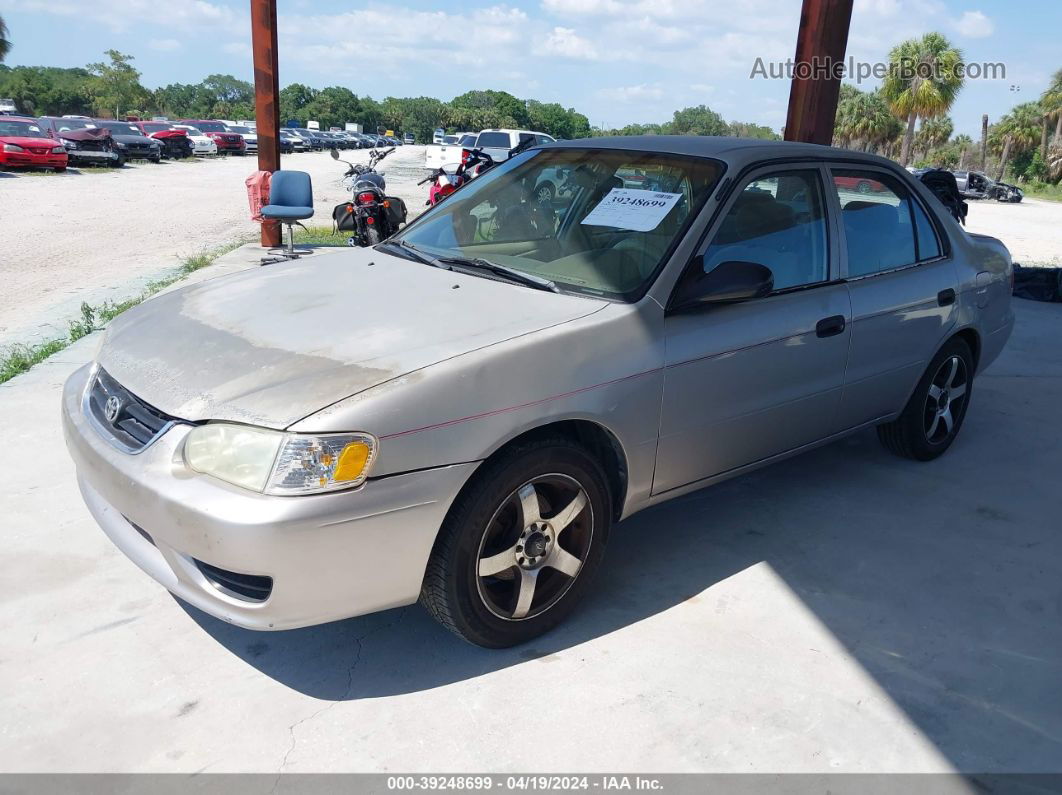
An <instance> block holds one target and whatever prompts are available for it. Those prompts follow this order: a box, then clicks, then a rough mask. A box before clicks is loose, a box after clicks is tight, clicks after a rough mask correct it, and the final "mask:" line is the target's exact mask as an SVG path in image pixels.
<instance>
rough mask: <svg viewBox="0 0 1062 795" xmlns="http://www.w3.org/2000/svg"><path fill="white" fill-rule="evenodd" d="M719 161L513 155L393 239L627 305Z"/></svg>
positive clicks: (707, 189) (612, 153) (574, 152)
mask: <svg viewBox="0 0 1062 795" xmlns="http://www.w3.org/2000/svg"><path fill="white" fill-rule="evenodd" d="M722 172H723V165H722V164H721V163H719V162H718V161H716V160H708V159H705V158H696V157H684V156H680V155H670V154H658V153H652V152H639V151H630V150H618V151H617V150H608V149H568V148H563V149H545V150H534V151H531V152H527V153H525V154H522V155H519V156H518V157H515V158H513V159H511V160H509V161H507V162H506V163H503V164H502V165H499V166H497V167H496V168H494V169H492V170H491V171H489V172H487V173H486V174H484V175H483V176H482V177H479V178H477V179H475V180H473V181H472V182H470V183H468V185H467V186H465V187H463V188H462V189H461V190H460V191H459V192H458V193H455V194H454V195H453V196H451V197H450V198H448V199H446V200H445V201H444V202H442V203H441V204H439V205H437V207H436V208H434V209H432V210H429V211H428V212H427V213H425V214H424V215H423V216H421V217H420V218H418V219H417V220H416V221H414V222H413V223H412V224H410V226H409V227H407V228H406V229H405V230H404V231H403V232H402V233H401V234H400V235H399V237H400V238H401V239H402V240H403V241H405V242H406V243H410V244H412V245H414V246H416V247H417V248H418V249H421V250H422V251H424V252H425V253H427V254H430V255H431V256H434V257H443V258H445V257H460V258H477V257H478V258H481V259H486V260H490V261H491V262H494V263H497V264H499V265H505V266H508V267H510V268H516V269H518V270H521V271H524V272H525V273H530V274H534V275H536V276H541V277H544V278H546V279H550V280H552V281H554V282H556V284H557V286H558V287H560V288H561V289H564V290H570V291H573V292H580V293H587V294H592V295H601V296H605V297H609V298H615V299H619V300H633V299H634V298H636V297H637V296H638V295H640V293H642V292H644V289H645V288H647V287H648V285H649V283H650V282H652V280H653V279H654V278H655V276H656V274H657V272H658V270H659V268H660V267H661V265H662V264H663V262H664V259H665V257H666V255H667V254H668V252H669V251H670V250H671V247H672V246H673V245H674V244H675V243H676V242H677V241H678V240H679V238H681V236H682V234H683V233H684V232H685V229H686V226H687V224H688V222H689V221H690V220H691V219H692V218H693V216H694V215H695V214H696V213H697V211H698V210H699V209H700V207H701V206H702V205H703V203H704V201H705V200H706V199H707V197H708V195H709V194H710V193H711V191H712V189H713V188H714V186H715V184H716V182H717V181H718V180H719V176H720V175H721V174H722Z"/></svg>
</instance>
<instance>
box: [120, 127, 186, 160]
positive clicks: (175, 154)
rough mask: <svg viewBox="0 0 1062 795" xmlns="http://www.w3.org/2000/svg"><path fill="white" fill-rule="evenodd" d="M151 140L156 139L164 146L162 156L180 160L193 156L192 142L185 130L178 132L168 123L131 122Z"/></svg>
mask: <svg viewBox="0 0 1062 795" xmlns="http://www.w3.org/2000/svg"><path fill="white" fill-rule="evenodd" d="M129 123H130V124H132V125H133V126H134V127H136V128H137V129H138V130H140V132H142V133H144V135H146V136H147V137H149V138H154V139H156V140H157V141H158V142H159V144H160V145H161V146H162V156H163V157H169V158H173V159H175V160H176V159H180V158H184V157H191V156H192V142H191V141H189V140H188V134H187V133H186V132H185V131H184V130H178V129H177V128H176V127H174V126H173V125H172V124H170V123H169V122H168V121H133V122H129Z"/></svg>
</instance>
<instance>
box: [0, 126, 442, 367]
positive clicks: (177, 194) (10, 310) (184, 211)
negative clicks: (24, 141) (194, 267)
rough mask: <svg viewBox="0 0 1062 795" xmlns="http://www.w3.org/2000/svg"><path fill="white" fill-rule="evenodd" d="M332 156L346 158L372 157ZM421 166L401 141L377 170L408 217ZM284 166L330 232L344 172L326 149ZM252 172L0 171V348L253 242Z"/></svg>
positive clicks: (175, 168)
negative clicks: (307, 179)
mask: <svg viewBox="0 0 1062 795" xmlns="http://www.w3.org/2000/svg"><path fill="white" fill-rule="evenodd" d="M341 154H342V155H343V157H344V158H345V159H348V160H351V161H352V162H359V161H360V162H365V161H367V160H368V155H369V153H368V151H363V150H353V151H347V152H343V153H341ZM423 163H424V147H423V146H404V147H399V148H398V149H396V150H395V152H394V153H393V154H391V155H390V156H389V157H388V158H387V159H386V160H385V161H384V163H383V165H382V166H381V167H380V169H381V171H382V172H383V173H384V174H385V176H387V178H388V180H387V187H388V192H389V193H391V194H393V195H396V196H399V197H401V198H402V199H403V200H404V201H405V202H406V205H407V207H408V209H409V212H410V214H411V215H413V214H415V213H418V212H420V211H421V210H422V209H423V207H424V201H425V200H426V198H427V195H428V190H427V186H423V187H417V185H416V183H417V181H418V180H420V179H423V177H424V175H425V174H426V173H427V172H426V171H425V170H424V167H423ZM282 165H283V166H284V168H291V169H298V170H301V171H307V172H309V174H310V176H311V178H312V180H313V188H314V207H315V210H316V215H315V216H314V218H313V221H312V222H313V223H315V224H325V225H329V226H330V225H331V223H332V207H334V206H335V205H336V204H338V203H339V202H341V201H342V200H343V199H344V198H346V196H347V195H348V194H346V193H345V192H344V190H343V188H342V186H341V185H340V184H339V183H340V179H341V178H342V175H343V171H344V170H345V166H343V165H342V164H341V163H336V162H335V161H333V160H332V159H331V158H330V157H329V156H328V154H327V153H324V152H315V153H302V154H294V155H284V157H283V161H282ZM256 168H257V161H256V158H255V157H254V156H251V157H230V158H217V159H216V160H210V161H204V160H192V161H181V162H174V163H171V162H166V161H164V162H163V163H161V164H158V165H155V164H151V163H133V164H130V165H128V166H126V167H125V168H124V169H122V170H121V171H120V172H119V171H91V172H87V173H78V172H77V170H76V169H71V170H70V171H68V172H67V173H66V174H64V175H51V174H46V175H44V174H21V173H20V174H18V175H16V174H14V173H12V172H6V173H5V172H0V218H2V219H3V227H4V230H5V234H4V236H3V244H2V246H0V283H2V284H3V285H4V289H3V290H2V291H0V346H4V345H7V344H10V343H13V342H37V341H39V340H41V339H47V338H49V337H52V336H55V335H56V333H65V331H66V325H67V322H68V321H69V320H70V319H72V318H74V317H77V316H78V315H79V307H80V305H81V302H82V301H88V302H89V303H92V304H98V303H100V302H102V301H107V300H120V299H123V298H127V297H130V296H132V295H136V294H137V293H138V292H139V291H140V290H141V289H142V288H143V286H144V284H145V283H146V282H148V281H150V280H151V279H154V278H158V277H159V276H161V275H163V274H165V273H167V272H169V271H171V270H172V269H173V268H175V267H176V266H177V265H179V264H180V262H181V260H182V259H183V258H184V257H187V256H189V255H192V254H196V253H199V252H200V251H203V250H204V249H210V248H214V247H216V246H220V245H223V244H226V243H230V242H233V241H236V240H239V239H251V238H256V237H257V235H258V224H256V223H254V222H253V221H251V220H250V215H249V211H248V208H247V192H246V188H245V187H244V180H245V179H246V178H247V177H248V176H249V175H250V174H251V173H252V172H253V171H254V170H255V169H256ZM339 239H340V238H337V240H339Z"/></svg>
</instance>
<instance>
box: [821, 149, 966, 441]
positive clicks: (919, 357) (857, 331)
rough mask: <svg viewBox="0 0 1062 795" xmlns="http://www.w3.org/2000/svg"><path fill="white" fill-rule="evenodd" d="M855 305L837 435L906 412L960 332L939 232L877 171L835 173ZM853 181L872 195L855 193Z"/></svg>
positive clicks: (900, 187) (834, 193)
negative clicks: (943, 347)
mask: <svg viewBox="0 0 1062 795" xmlns="http://www.w3.org/2000/svg"><path fill="white" fill-rule="evenodd" d="M830 172H831V182H830V184H831V190H830V191H829V193H830V199H831V201H832V202H834V205H835V212H836V213H837V214H838V216H839V217H840V218H841V224H840V227H841V235H842V240H843V246H842V263H843V268H844V271H843V272H844V276H845V280H846V283H847V285H848V292H849V295H850V296H851V301H852V349H851V353H850V355H849V357H848V371H847V375H846V377H845V385H844V395H843V397H842V399H841V406H840V410H839V412H838V414H837V418H836V424H835V427H834V430H835V431H841V430H845V429H847V428H852V427H855V426H857V425H861V424H864V423H868V422H872V421H874V420H877V419H880V418H882V417H884V416H886V415H889V414H892V413H894V412H897V411H900V410H902V409H903V407H904V404H905V403H906V401H907V398H908V396H909V395H910V393H911V391H912V390H913V389H914V386H915V384H916V383H917V382H918V379H919V378H920V377H921V376H922V373H923V372H924V371H925V369H926V366H927V365H928V363H929V360H930V359H931V358H932V357H933V355H934V354H935V353H936V351H937V349H938V348H939V346H940V344H941V343H942V341H943V339H944V337H945V336H946V334H947V332H948V330H949V329H950V328H951V327H952V326H954V325H955V311H956V310H955V307H956V290H957V289H958V283H957V279H956V271H955V267H954V264H953V262H952V260H951V258H950V256H949V253H948V252H947V251H946V248H945V244H944V240H945V238H944V237H943V236H941V234H940V232H939V230H937V229H936V227H935V226H934V224H933V223H932V221H931V219H930V217H929V215H928V211H927V209H926V208H925V207H924V206H923V204H922V202H921V200H920V199H919V198H918V197H917V196H915V195H914V194H913V192H912V191H910V190H909V189H908V188H907V186H906V185H904V184H903V182H902V181H901V180H900V179H899V178H898V177H896V176H895V175H892V174H890V173H888V172H887V171H884V170H881V169H876V168H874V167H871V166H866V167H863V166H860V167H858V168H852V167H851V166H841V165H837V166H834V167H832V168H831V169H830ZM853 179H854V180H855V181H856V182H857V183H858V182H868V183H869V184H870V185H871V189H870V190H866V191H863V192H858V193H857V192H855V191H852V190H851V189H850V188H849V187H847V186H848V185H850V184H852V182H853Z"/></svg>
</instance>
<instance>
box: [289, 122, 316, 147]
mask: <svg viewBox="0 0 1062 795" xmlns="http://www.w3.org/2000/svg"><path fill="white" fill-rule="evenodd" d="M288 129H289V130H290V131H291V132H292V134H294V135H297V136H299V137H300V138H302V140H303V141H304V142H305V143H306V147H307V149H310V150H311V151H314V152H319V151H321V150H322V149H324V139H322V138H320V137H319V136H318V135H316V134H315V132H314V130H310V129H308V128H306V127H289V128H288Z"/></svg>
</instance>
